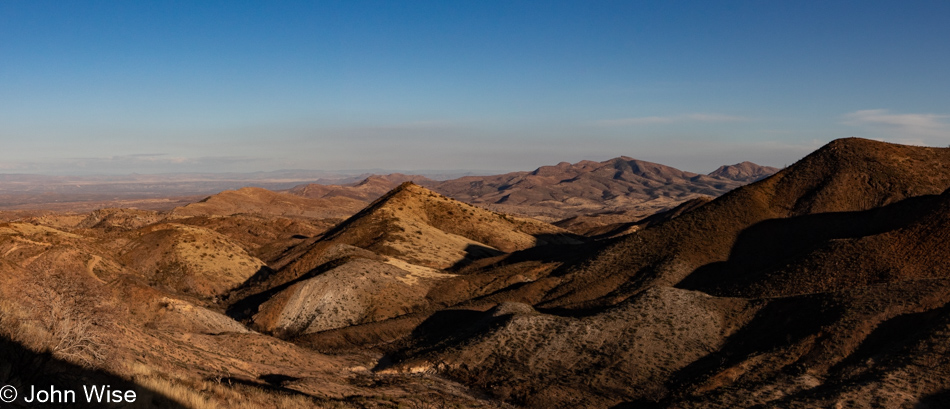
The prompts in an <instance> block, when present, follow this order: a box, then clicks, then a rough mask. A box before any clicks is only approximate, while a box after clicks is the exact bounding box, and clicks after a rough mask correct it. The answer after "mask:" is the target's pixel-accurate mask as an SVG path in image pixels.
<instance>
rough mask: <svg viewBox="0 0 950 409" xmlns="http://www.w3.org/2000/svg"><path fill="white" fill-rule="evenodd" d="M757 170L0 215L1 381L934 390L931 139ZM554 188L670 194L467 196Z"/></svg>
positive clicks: (543, 401)
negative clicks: (653, 208) (526, 212)
mask: <svg viewBox="0 0 950 409" xmlns="http://www.w3.org/2000/svg"><path fill="white" fill-rule="evenodd" d="M773 171H774V169H768V168H761V167H758V166H755V165H753V164H748V163H744V164H738V165H735V166H731V167H723V168H720V169H717V170H716V171H715V172H713V173H712V174H709V175H697V174H691V173H688V172H682V171H678V170H676V169H673V168H669V167H665V166H662V165H658V164H652V163H648V162H642V161H637V160H634V159H631V158H625V157H621V158H617V159H613V160H610V161H605V162H580V163H577V164H568V163H562V164H559V165H555V166H550V167H542V168H539V169H537V170H535V171H533V172H515V173H511V174H506V175H498V176H487V177H475V178H462V179H456V180H451V181H444V182H438V181H433V180H430V179H426V178H419V177H416V176H411V175H386V176H372V177H368V178H364V179H365V180H363V181H362V182H357V183H353V184H350V185H346V186H341V185H337V186H323V185H302V186H299V187H297V188H294V189H293V190H292V191H288V192H273V191H270V190H266V189H261V188H243V189H238V190H234V191H226V192H221V193H219V194H215V195H212V196H210V197H207V198H206V199H204V200H202V201H199V202H195V203H190V204H187V205H183V206H179V207H177V208H175V209H173V210H169V211H150V210H142V209H99V210H96V211H92V212H88V213H78V212H66V213H44V214H41V215H33V216H28V217H27V216H22V215H20V214H19V213H15V214H13V215H9V214H8V213H6V212H0V217H2V218H0V220H4V221H2V222H0V346H3V347H4V348H0V363H2V364H3V365H6V367H7V368H8V369H9V370H7V371H3V373H2V374H0V376H3V379H0V381H2V382H3V383H6V384H9V385H14V386H15V387H17V388H24V387H26V386H28V385H31V382H41V381H42V382H53V381H55V382H66V383H62V385H79V384H82V383H83V382H88V381H90V380H94V379H109V378H114V379H110V380H108V382H112V384H115V385H119V384H123V383H119V382H120V380H121V382H128V383H129V384H131V385H132V386H126V387H127V388H135V390H136V392H137V393H139V394H140V395H141V396H146V397H147V399H148V400H147V401H144V402H147V403H149V404H152V405H156V406H161V407H182V406H176V405H175V404H169V403H168V402H169V399H172V400H174V401H175V402H187V403H188V404H187V405H185V406H202V407H203V406H208V407H234V406H243V407H314V406H316V407H361V408H365V407H410V408H411V407H476V408H499V409H500V408H509V407H512V406H513V405H514V406H517V407H526V408H551V407H604V408H697V409H699V408H722V409H726V408H750V409H751V408H763V407H769V408H773V407H774V408H789V409H791V408H814V407H821V408H836V407H862V408H863V407H883V408H903V407H906V408H943V407H948V401H950V393H948V391H950V268H948V267H947V266H948V265H950V247H948V246H947V244H946V243H947V241H948V240H950V148H927V147H915V146H902V145H894V144H887V143H883V142H876V141H870V140H864V139H857V138H848V139H840V140H836V141H833V142H831V143H829V144H827V145H825V146H823V147H822V148H820V149H818V150H817V151H815V152H813V153H812V154H810V155H808V156H807V157H805V158H803V159H802V160H800V161H798V162H797V163H795V164H794V165H792V166H789V167H787V168H785V169H782V170H780V171H778V172H777V173H774V174H771V172H773ZM768 174H771V176H767V175H768ZM763 177H764V178H763ZM753 180H754V182H752V183H749V184H744V183H746V182H747V181H753ZM392 185H395V187H393V188H391V189H389V190H388V191H384V190H385V189H386V187H387V186H392ZM422 185H428V186H429V187H426V186H422ZM734 185H735V186H738V187H736V188H734V189H732V190H730V191H728V192H726V193H724V194H720V192H721V190H723V189H727V188H728V187H729V186H734ZM440 186H442V188H443V189H445V190H447V191H453V192H455V194H456V195H459V196H464V197H465V198H467V199H468V200H470V201H473V202H477V201H479V200H481V202H479V204H478V205H474V204H471V203H465V202H463V201H460V200H456V199H453V198H451V197H449V196H447V195H445V194H442V193H439V192H438V191H436V189H438V188H439V187H440ZM452 189H454V190H452ZM381 191H384V192H383V193H382V194H378V192H381ZM598 195H599V196H598ZM304 196H312V197H304ZM712 196H716V197H712ZM573 197H578V198H580V199H578V202H577V203H581V204H583V206H582V205H577V204H570V205H571V206H577V207H578V208H583V209H590V208H594V209H607V208H611V207H610V206H626V205H627V204H631V206H635V205H636V203H637V201H644V200H646V201H647V203H648V202H649V201H651V200H652V201H657V200H659V199H664V200H667V201H668V202H669V203H674V202H679V201H682V200H684V199H686V198H690V197H693V199H690V200H687V201H685V202H682V203H680V204H679V205H678V206H676V207H674V208H672V209H669V210H666V211H663V212H659V213H655V214H653V215H651V216H649V217H646V218H644V219H642V220H637V221H627V222H620V221H622V220H623V219H624V218H627V217H629V216H631V215H632V213H628V212H627V211H622V210H611V211H608V212H606V213H600V214H599V216H598V214H595V215H593V216H590V215H579V216H574V217H572V218H569V219H566V220H562V221H561V222H559V223H558V224H559V225H568V226H570V227H571V228H574V229H576V228H577V227H578V226H580V225H581V224H583V223H586V222H588V221H589V220H588V219H591V218H595V219H596V218H598V217H603V218H605V220H606V219H607V218H610V220H612V221H613V222H616V223H613V224H611V225H605V226H601V227H602V228H595V229H591V230H589V234H586V235H579V234H573V233H571V232H569V231H568V230H567V229H566V228H564V227H563V226H558V225H553V224H549V223H546V222H544V221H540V220H537V219H533V218H527V217H521V216H515V215H511V214H507V213H502V212H498V211H496V210H492V209H490V208H486V207H493V206H503V205H505V204H506V203H508V202H511V204H509V205H510V206H522V207H521V208H523V209H532V208H535V207H537V208H545V207H550V208H552V209H555V210H558V211H564V212H568V211H569V209H564V208H558V207H554V206H551V205H550V203H553V202H557V201H558V200H562V201H566V202H570V201H571V198H573ZM558 198H561V199H558ZM588 205H589V206H588ZM513 208H515V207H513ZM77 368H88V370H77ZM92 369H95V371H92ZM64 371H68V373H66V372H64ZM96 374H98V375H96ZM69 379H71V381H70V380H69ZM123 385H124V384H123ZM73 387H75V388H78V386H73ZM21 390H28V389H21ZM143 399H145V398H143ZM195 402H197V403H195Z"/></svg>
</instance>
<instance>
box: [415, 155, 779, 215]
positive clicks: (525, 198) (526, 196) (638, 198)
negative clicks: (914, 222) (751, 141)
mask: <svg viewBox="0 0 950 409" xmlns="http://www.w3.org/2000/svg"><path fill="white" fill-rule="evenodd" d="M737 166H738V165H737ZM747 167H748V169H746V171H749V172H758V173H761V174H762V175H763V176H764V175H765V174H766V173H768V172H769V170H770V169H772V168H766V167H759V166H758V165H754V164H751V163H750V164H749V165H748V166H747ZM736 169H738V168H736ZM720 173H721V174H719V175H716V176H707V175H699V174H695V173H690V172H684V171H681V170H679V169H676V168H672V167H669V166H665V165H661V164H658V163H652V162H646V161H641V160H637V159H633V158H628V157H625V156H622V157H619V158H615V159H611V160H607V161H604V162H593V161H581V162H578V163H576V164H570V163H567V162H562V163H560V164H558V165H556V166H542V167H540V168H538V169H536V170H535V171H533V172H513V173H507V174H503V175H496V176H469V177H463V178H459V179H455V180H449V181H445V182H441V183H438V184H434V185H431V187H432V189H433V190H435V191H437V192H439V193H442V194H444V195H446V196H449V197H452V198H455V199H458V200H461V201H464V202H467V203H473V204H479V205H483V206H489V207H490V208H492V209H497V210H501V211H505V212H512V213H520V214H528V215H540V216H545V217H553V218H556V219H563V218H567V217H571V216H577V215H580V214H584V213H592V212H603V211H608V210H640V211H649V212H650V213H654V212H657V211H661V210H666V209H669V208H672V207H673V206H676V205H677V204H679V203H680V202H683V201H685V200H688V199H692V198H696V197H699V196H712V197H715V196H719V195H721V194H723V193H725V192H728V191H729V190H732V189H734V188H736V187H739V186H742V185H743V184H745V183H748V181H747V180H746V179H745V178H740V179H735V180H734V179H732V178H731V174H732V173H736V175H739V176H741V174H740V173H739V172H738V170H737V171H736V172H720Z"/></svg>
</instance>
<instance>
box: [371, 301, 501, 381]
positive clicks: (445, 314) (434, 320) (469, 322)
mask: <svg viewBox="0 0 950 409" xmlns="http://www.w3.org/2000/svg"><path fill="white" fill-rule="evenodd" d="M501 318H502V317H496V316H494V315H492V312H491V311H489V312H482V311H475V310H461V309H459V310H442V311H438V312H436V313H434V314H432V315H431V316H429V318H427V319H426V320H425V321H423V322H422V324H419V326H417V327H416V328H415V329H414V330H413V331H412V333H411V335H410V337H409V338H410V339H412V340H413V341H412V345H411V346H408V347H407V348H404V349H402V350H400V351H397V352H396V353H394V354H392V355H390V356H387V357H385V358H384V359H382V360H380V361H379V364H377V367H376V368H373V370H374V371H376V370H381V369H386V368H387V367H389V366H391V365H394V364H397V363H399V362H401V361H402V360H404V359H406V358H408V357H410V356H419V355H421V354H424V353H426V352H431V351H437V350H442V349H445V348H447V347H449V346H451V345H455V344H457V343H459V342H461V341H463V340H465V339H468V338H471V337H472V336H473V335H475V334H477V333H480V332H484V331H486V330H487V329H488V328H490V327H491V325H492V324H493V323H496V322H497V321H498V320H499V319H501Z"/></svg>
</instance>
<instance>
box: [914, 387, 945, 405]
mask: <svg viewBox="0 0 950 409" xmlns="http://www.w3.org/2000/svg"><path fill="white" fill-rule="evenodd" d="M945 408H950V389H944V390H942V391H940V392H936V393H932V394H930V395H927V396H924V397H923V398H920V401H919V402H917V404H916V405H914V409H945Z"/></svg>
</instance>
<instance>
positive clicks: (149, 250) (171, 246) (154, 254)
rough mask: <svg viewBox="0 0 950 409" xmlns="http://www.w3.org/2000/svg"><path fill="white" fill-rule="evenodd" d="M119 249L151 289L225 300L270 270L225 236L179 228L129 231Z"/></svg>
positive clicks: (168, 226) (160, 226)
mask: <svg viewBox="0 0 950 409" xmlns="http://www.w3.org/2000/svg"><path fill="white" fill-rule="evenodd" d="M114 246H115V247H117V248H118V251H119V255H120V256H119V259H120V260H121V261H123V262H124V263H125V264H126V265H128V266H129V267H130V268H131V269H132V270H134V271H136V272H138V274H140V275H141V276H143V277H145V278H146V279H147V280H148V282H149V284H150V285H153V286H158V287H160V288H165V289H168V290H173V291H176V292H179V293H185V294H190V295H196V296H200V297H211V296H215V295H220V294H222V293H224V292H225V291H227V290H230V289H232V288H234V287H237V286H238V285H240V284H241V283H243V282H244V281H245V280H247V279H248V278H250V277H251V276H252V275H254V274H255V273H257V272H258V270H260V269H261V268H262V267H264V263H263V262H262V261H260V260H259V259H257V258H255V257H252V256H251V255H249V254H247V252H246V251H244V249H242V248H241V247H240V246H239V245H237V244H235V243H233V242H231V241H230V240H229V239H228V238H227V237H225V236H224V235H221V234H219V233H216V232H214V231H212V230H208V229H204V228H200V227H195V226H187V225H183V224H177V223H160V224H155V225H151V226H148V227H145V228H142V229H139V230H135V231H132V232H129V233H128V234H127V235H126V236H125V237H123V238H122V239H119V240H116V242H115V244H114Z"/></svg>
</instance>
